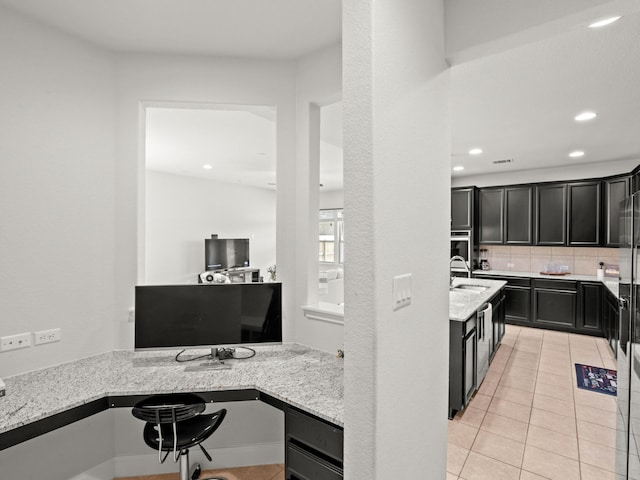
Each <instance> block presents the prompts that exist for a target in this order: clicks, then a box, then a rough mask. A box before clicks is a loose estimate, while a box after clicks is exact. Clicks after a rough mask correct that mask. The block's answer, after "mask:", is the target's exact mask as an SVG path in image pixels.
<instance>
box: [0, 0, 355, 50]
mask: <svg viewBox="0 0 640 480" xmlns="http://www.w3.org/2000/svg"><path fill="white" fill-rule="evenodd" d="M0 4H1V5H5V6H8V7H10V8H12V9H14V10H16V11H18V12H21V13H23V14H25V15H27V16H30V17H33V18H36V19H38V20H40V21H41V22H43V23H46V24H48V25H52V26H54V27H56V28H58V29H60V30H63V31H66V32H69V33H72V34H73V35H76V36H78V37H81V38H83V39H87V40H89V41H91V42H93V43H96V44H98V45H101V46H103V47H105V48H107V49H109V50H113V51H116V52H144V53H175V54H187V55H217V56H233V57H255V58H270V59H276V58H277V59H294V58H298V57H300V56H302V55H305V54H308V53H310V52H312V51H315V50H319V49H320V48H323V47H326V46H329V45H333V44H335V43H337V42H338V41H339V40H340V36H341V28H342V23H341V15H342V2H341V0H1V1H0Z"/></svg>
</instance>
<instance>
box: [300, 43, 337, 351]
mask: <svg viewBox="0 0 640 480" xmlns="http://www.w3.org/2000/svg"><path fill="white" fill-rule="evenodd" d="M296 67H297V68H296V85H297V91H296V103H297V107H296V108H297V125H298V129H297V144H296V146H297V151H296V153H297V162H298V171H297V179H296V191H297V202H298V204H297V209H296V220H295V224H296V232H297V235H298V238H300V239H305V241H299V242H297V244H296V259H297V272H296V279H297V281H298V283H299V288H298V290H297V297H296V306H297V310H296V332H295V338H296V342H298V343H301V344H303V345H309V346H311V347H314V348H318V349H320V350H324V351H328V352H335V351H336V350H337V349H339V348H342V347H343V327H342V325H338V324H335V323H327V322H323V321H320V320H311V319H309V318H306V317H305V316H304V313H303V311H302V309H301V308H300V307H301V306H302V305H307V304H310V303H315V302H317V301H318V271H319V270H318V247H317V245H318V210H319V208H320V198H321V194H320V188H319V178H320V170H319V132H320V111H319V107H320V106H322V105H327V104H330V103H334V102H336V101H338V100H340V97H341V92H342V48H341V45H332V46H330V47H327V48H325V49H322V50H320V51H318V52H315V53H313V54H310V55H307V56H305V57H303V58H301V59H300V60H298V62H297V66H296ZM314 142H315V143H314Z"/></svg>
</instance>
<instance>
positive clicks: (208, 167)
mask: <svg viewBox="0 0 640 480" xmlns="http://www.w3.org/2000/svg"><path fill="white" fill-rule="evenodd" d="M202 168H204V169H205V170H211V169H212V168H213V167H212V166H211V165H209V164H208V163H207V164H206V165H202Z"/></svg>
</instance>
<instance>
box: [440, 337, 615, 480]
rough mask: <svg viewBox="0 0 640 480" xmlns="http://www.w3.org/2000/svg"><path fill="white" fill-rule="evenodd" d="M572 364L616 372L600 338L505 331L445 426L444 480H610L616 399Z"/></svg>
mask: <svg viewBox="0 0 640 480" xmlns="http://www.w3.org/2000/svg"><path fill="white" fill-rule="evenodd" d="M575 363H582V364H587V365H594V366H599V367H605V368H611V369H616V362H615V359H614V356H613V353H612V352H611V350H610V349H609V345H608V343H607V341H606V340H605V339H604V338H597V337H590V336H586V335H574V334H568V333H561V332H554V331H550V330H541V329H533V328H525V327H517V326H513V325H507V329H506V333H505V336H504V339H503V340H502V344H501V346H500V348H499V349H498V351H497V352H496V355H495V357H494V360H493V362H492V363H491V366H490V368H489V372H488V373H487V376H486V378H485V380H484V382H483V383H482V385H481V386H480V389H479V390H478V392H477V393H476V394H475V396H474V397H473V399H472V400H471V402H470V404H469V406H468V407H467V408H466V409H465V410H464V411H463V412H458V414H457V415H456V416H455V417H454V419H453V420H451V421H449V436H448V444H447V480H483V479H491V480H503V479H504V480H540V479H553V480H555V479H558V480H596V479H597V480H609V479H611V480H618V479H619V478H621V477H618V476H616V475H615V473H614V472H615V467H614V464H615V453H616V450H615V446H616V437H617V436H619V435H620V434H619V432H618V431H617V430H616V400H615V397H612V396H609V395H605V394H602V393H596V392H589V391H586V390H581V389H578V388H577V386H576V374H575V367H574V364H575Z"/></svg>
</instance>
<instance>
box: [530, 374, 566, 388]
mask: <svg viewBox="0 0 640 480" xmlns="http://www.w3.org/2000/svg"><path fill="white" fill-rule="evenodd" d="M537 381H538V382H539V383H546V384H547V385H555V386H557V387H571V386H573V378H570V377H568V376H567V375H562V374H560V375H558V374H555V373H551V372H538V378H537Z"/></svg>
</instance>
